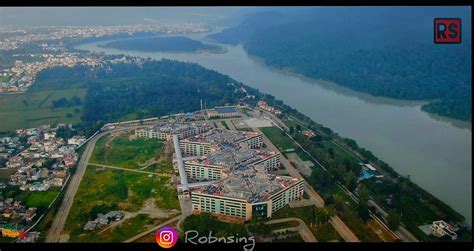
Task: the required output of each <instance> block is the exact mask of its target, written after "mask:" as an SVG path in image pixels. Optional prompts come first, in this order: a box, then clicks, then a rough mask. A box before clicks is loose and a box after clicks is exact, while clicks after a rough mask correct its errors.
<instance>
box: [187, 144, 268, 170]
mask: <svg viewBox="0 0 474 251" xmlns="http://www.w3.org/2000/svg"><path fill="white" fill-rule="evenodd" d="M275 154H277V153H275V152H273V151H268V150H254V149H243V148H240V149H238V148H231V147H224V148H221V149H220V150H219V151H214V152H211V153H209V154H207V155H206V156H201V157H200V158H194V159H191V160H188V161H186V163H197V164H203V165H215V166H222V167H236V166H246V165H252V164H254V163H256V162H258V161H260V160H264V159H268V158H271V157H273V156H274V155H275Z"/></svg>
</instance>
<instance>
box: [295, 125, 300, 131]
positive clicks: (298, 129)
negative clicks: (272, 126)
mask: <svg viewBox="0 0 474 251" xmlns="http://www.w3.org/2000/svg"><path fill="white" fill-rule="evenodd" d="M296 131H298V132H300V131H301V125H300V124H298V125H296Z"/></svg>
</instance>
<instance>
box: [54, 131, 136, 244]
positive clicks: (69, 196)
mask: <svg viewBox="0 0 474 251" xmlns="http://www.w3.org/2000/svg"><path fill="white" fill-rule="evenodd" d="M139 127H145V125H144V126H135V127H123V128H117V129H114V130H110V131H105V132H102V133H99V134H97V135H96V136H95V137H94V138H92V139H91V140H90V141H89V143H87V145H86V149H85V150H84V153H83V154H82V157H81V159H80V160H79V163H78V165H77V167H76V172H75V173H74V174H73V175H72V177H71V181H70V183H69V184H68V187H67V190H66V192H65V194H64V198H63V201H62V202H61V206H60V207H59V210H58V213H57V214H56V216H55V218H54V220H53V223H52V226H51V228H50V231H49V232H48V235H47V236H46V242H64V241H67V240H64V239H61V238H60V237H61V232H62V231H63V229H64V225H65V223H66V219H67V216H68V214H69V211H70V210H71V206H72V203H73V201H74V196H75V195H76V192H77V189H78V188H79V184H80V183H81V180H82V177H83V176H84V173H85V171H86V167H87V163H88V162H89V158H90V157H91V155H92V152H93V151H94V147H95V144H96V143H97V140H98V139H99V138H101V137H102V136H104V135H107V134H110V133H114V132H118V131H123V130H131V129H134V128H139Z"/></svg>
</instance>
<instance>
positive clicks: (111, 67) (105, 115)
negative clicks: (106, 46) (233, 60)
mask: <svg viewBox="0 0 474 251" xmlns="http://www.w3.org/2000/svg"><path fill="white" fill-rule="evenodd" d="M228 83H234V84H236V85H240V84H238V83H236V82H235V81H234V80H232V79H230V78H229V77H227V76H224V75H222V74H219V73H217V72H215V71H212V70H207V69H205V68H203V67H201V66H199V65H197V64H188V63H182V62H177V61H171V60H165V59H163V60H161V61H151V60H145V61H144V62H142V63H140V64H129V63H121V64H108V65H106V66H105V67H100V68H91V67H86V66H76V67H73V68H68V67H59V68H52V69H48V70H45V71H43V72H41V73H40V74H39V76H38V79H37V82H36V83H35V85H33V87H32V90H31V91H35V90H45V89H65V88H72V87H81V88H84V87H85V88H87V93H86V96H85V99H84V101H82V102H83V104H84V111H83V113H82V116H81V123H80V125H78V126H79V127H80V128H84V130H86V131H85V133H88V132H93V131H94V130H96V129H97V128H98V127H100V126H101V125H103V124H104V123H107V122H114V121H116V120H118V119H121V118H123V117H125V116H127V118H131V119H141V118H147V117H154V116H163V115H166V114H170V113H179V112H188V111H195V110H199V108H200V100H201V99H203V100H204V101H206V103H207V105H208V107H213V106H216V105H224V104H226V103H233V102H234V101H235V100H237V99H239V98H241V96H242V95H243V94H242V93H236V92H234V88H233V87H232V85H228ZM183 100H185V101H186V102H183ZM57 102H59V103H61V104H62V103H63V102H61V101H57ZM57 102H56V103H57Z"/></svg>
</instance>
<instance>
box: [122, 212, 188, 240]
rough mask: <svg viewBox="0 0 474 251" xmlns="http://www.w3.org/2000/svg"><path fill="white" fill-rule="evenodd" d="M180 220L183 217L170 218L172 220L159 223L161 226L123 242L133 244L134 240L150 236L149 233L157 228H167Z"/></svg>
mask: <svg viewBox="0 0 474 251" xmlns="http://www.w3.org/2000/svg"><path fill="white" fill-rule="evenodd" d="M181 218H184V217H183V216H182V215H178V216H176V217H174V218H172V219H169V220H167V221H165V222H163V223H161V224H160V225H158V226H154V227H152V228H150V229H148V230H146V231H144V232H141V233H139V234H137V235H135V236H133V237H132V238H130V239H128V240H126V241H124V242H134V241H136V240H138V239H140V238H142V237H143V236H146V235H148V234H150V233H152V232H154V231H156V230H157V229H158V228H162V227H164V226H169V225H170V224H171V223H173V222H175V221H179V220H180V219H181Z"/></svg>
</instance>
